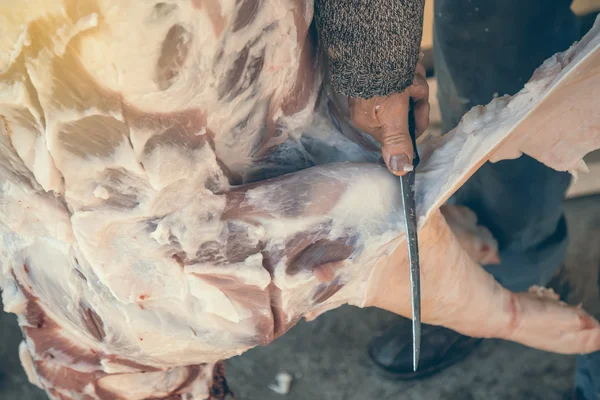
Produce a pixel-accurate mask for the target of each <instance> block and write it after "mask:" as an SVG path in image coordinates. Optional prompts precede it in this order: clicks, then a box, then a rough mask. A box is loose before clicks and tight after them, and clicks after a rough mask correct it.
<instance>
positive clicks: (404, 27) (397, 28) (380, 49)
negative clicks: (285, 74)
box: [315, 0, 424, 99]
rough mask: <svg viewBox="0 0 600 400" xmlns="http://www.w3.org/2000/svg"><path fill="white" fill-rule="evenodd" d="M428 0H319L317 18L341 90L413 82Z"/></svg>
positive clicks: (356, 93)
mask: <svg viewBox="0 0 600 400" xmlns="http://www.w3.org/2000/svg"><path fill="white" fill-rule="evenodd" d="M423 8H424V0H370V1H360V0H315V21H316V24H317V28H318V30H319V36H320V40H321V43H322V45H323V46H324V49H325V52H326V54H327V58H328V62H329V73H330V80H331V84H332V86H333V88H334V90H336V91H337V92H339V93H341V94H344V95H347V96H352V97H361V98H366V99H368V98H371V97H373V96H386V95H388V94H391V93H397V92H401V91H403V90H404V89H406V88H407V87H408V86H410V85H411V84H412V81H413V76H414V72H415V67H416V64H417V61H418V58H419V50H420V44H421V35H422V31H423V27H422V26H423Z"/></svg>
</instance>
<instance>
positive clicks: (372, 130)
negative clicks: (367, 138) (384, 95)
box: [348, 97, 381, 142]
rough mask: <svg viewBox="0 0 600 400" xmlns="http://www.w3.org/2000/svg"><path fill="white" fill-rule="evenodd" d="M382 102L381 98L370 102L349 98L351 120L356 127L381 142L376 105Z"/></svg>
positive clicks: (372, 99) (375, 98)
mask: <svg viewBox="0 0 600 400" xmlns="http://www.w3.org/2000/svg"><path fill="white" fill-rule="evenodd" d="M378 101H381V98H377V97H373V98H371V99H369V100H365V99H359V98H352V97H351V98H349V99H348V104H349V108H350V120H351V121H352V123H353V124H354V126H355V127H357V128H358V129H360V130H362V131H363V132H365V133H368V134H369V135H371V136H373V137H374V138H375V140H377V141H378V142H380V141H381V140H380V137H379V128H380V126H379V122H378V121H377V115H376V108H375V103H376V102H378Z"/></svg>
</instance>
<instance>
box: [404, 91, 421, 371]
mask: <svg viewBox="0 0 600 400" xmlns="http://www.w3.org/2000/svg"><path fill="white" fill-rule="evenodd" d="M408 130H409V133H410V137H411V140H412V145H413V149H414V153H415V156H414V158H413V170H412V171H410V172H408V173H407V174H405V175H404V176H401V177H400V187H401V189H402V203H403V208H404V223H405V228H406V243H407V245H408V260H409V264H410V287H411V302H412V334H413V371H416V370H417V367H418V365H419V355H420V352H421V268H420V265H419V241H418V238H417V213H416V208H415V169H416V168H417V166H418V165H419V161H420V160H419V154H418V153H417V143H416V135H415V116H414V113H413V103H412V101H411V103H410V110H409V113H408Z"/></svg>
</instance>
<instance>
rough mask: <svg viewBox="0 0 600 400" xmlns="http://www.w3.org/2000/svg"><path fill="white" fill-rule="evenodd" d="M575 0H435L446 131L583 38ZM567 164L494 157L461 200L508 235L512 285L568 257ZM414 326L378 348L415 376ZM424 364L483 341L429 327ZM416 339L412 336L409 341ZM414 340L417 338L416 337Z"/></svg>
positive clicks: (442, 362) (501, 274) (384, 362)
mask: <svg viewBox="0 0 600 400" xmlns="http://www.w3.org/2000/svg"><path fill="white" fill-rule="evenodd" d="M570 3H571V1H570V0H536V1H532V0H529V1H524V0H436V2H435V6H434V8H435V9H434V12H435V18H434V69H435V75H436V77H437V80H438V100H439V104H440V111H441V114H442V124H443V128H444V130H445V131H448V130H450V129H452V128H454V127H455V126H456V125H457V124H458V122H459V121H460V118H462V116H463V115H464V113H466V112H467V111H468V110H469V109H471V108H472V107H473V106H476V105H480V104H487V103H489V102H490V101H491V100H492V98H493V97H494V96H497V95H504V94H514V93H516V92H517V91H519V90H520V89H521V88H522V87H523V85H524V84H525V82H527V80H528V79H529V78H530V77H531V75H532V74H533V72H534V70H535V68H537V67H538V66H539V65H541V64H542V63H543V62H544V60H545V59H547V58H548V57H550V56H552V55H553V54H554V53H556V52H559V51H563V50H565V49H567V48H568V47H569V46H570V45H571V44H572V43H573V42H574V41H575V40H577V39H578V38H579V29H578V24H577V19H576V17H575V16H574V15H573V13H572V12H571V11H570V8H569V7H570ZM569 183H570V176H569V174H568V173H561V172H557V171H554V170H551V169H549V168H547V167H545V166H544V165H542V164H540V163H538V162H537V161H535V160H533V159H531V158H529V157H525V156H523V157H521V158H519V159H516V160H510V161H502V162H499V163H496V164H491V163H487V164H485V165H484V166H483V167H482V168H480V169H479V171H478V172H477V173H476V174H475V175H474V176H473V177H472V178H471V179H470V180H469V181H468V182H467V183H466V184H465V185H464V186H463V188H461V190H459V192H458V193H457V194H456V195H455V196H454V197H453V199H452V201H454V202H455V203H458V204H463V205H465V206H467V207H469V208H471V209H472V210H473V211H475V212H476V214H477V216H478V218H479V221H480V222H479V223H481V224H482V225H484V226H486V227H488V228H489V229H490V230H491V231H492V233H493V234H494V236H495V237H496V239H497V240H498V241H499V246H500V257H501V259H502V264H501V265H496V266H492V267H490V268H488V271H489V272H490V273H492V274H493V275H494V276H495V277H496V279H498V280H499V281H500V282H501V283H502V284H504V285H505V286H506V287H507V288H509V289H511V290H516V291H522V290H527V289H528V288H529V286H531V285H534V284H537V285H545V284H546V283H548V282H549V281H550V279H551V277H552V275H553V274H554V272H555V271H556V270H557V269H558V268H559V267H560V266H561V264H562V261H563V259H564V256H565V251H566V244H567V232H566V224H565V220H564V216H563V199H564V195H565V192H566V190H567V188H568V185H569ZM409 327H410V325H408V324H404V323H402V322H400V323H399V324H398V325H396V326H394V327H391V328H390V329H388V330H387V331H386V332H385V333H384V334H383V335H382V336H380V337H378V338H375V339H374V340H373V341H372V342H371V345H370V349H369V353H370V355H371V357H372V359H373V361H374V362H375V363H376V365H377V366H378V367H379V369H380V370H383V371H384V372H385V375H386V376H388V377H390V378H396V379H403V378H406V379H410V378H415V377H419V376H420V374H419V372H417V374H411V373H410V371H411V366H412V364H411V362H412V359H411V352H410V346H409V345H407V343H406V342H407V338H410V331H409V330H408V329H409ZM423 333H424V337H423V338H422V353H421V363H420V365H422V366H423V369H422V373H423V374H425V375H430V374H431V373H435V372H437V371H439V370H440V369H442V368H445V367H447V366H449V365H451V364H453V363H455V362H457V361H459V360H460V359H462V358H464V356H465V355H466V354H468V353H469V352H470V351H471V350H472V349H473V348H474V346H475V345H476V344H477V343H478V341H477V340H476V339H472V338H466V337H463V336H461V335H458V334H457V333H454V332H451V331H448V330H445V329H442V328H437V327H429V326H425V327H424V329H423ZM408 342H409V343H410V341H409V340H408ZM409 343H408V344H409Z"/></svg>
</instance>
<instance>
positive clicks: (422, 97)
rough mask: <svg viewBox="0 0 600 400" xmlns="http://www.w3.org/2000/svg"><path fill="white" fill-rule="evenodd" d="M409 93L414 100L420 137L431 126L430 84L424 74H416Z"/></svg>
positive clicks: (416, 124) (417, 133) (416, 126)
mask: <svg viewBox="0 0 600 400" xmlns="http://www.w3.org/2000/svg"><path fill="white" fill-rule="evenodd" d="M423 72H424V71H423ZM408 94H409V95H410V97H411V99H412V100H413V102H414V108H413V113H414V116H415V136H416V137H419V136H421V135H422V134H423V132H425V130H426V129H427V126H429V109H430V107H429V84H428V83H427V79H425V76H424V75H423V76H421V75H418V74H416V75H415V79H414V81H413V84H412V85H411V86H410V87H409V88H408Z"/></svg>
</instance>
